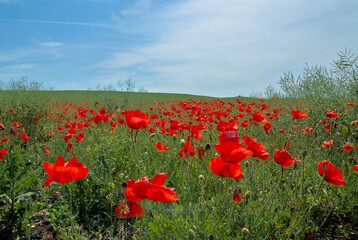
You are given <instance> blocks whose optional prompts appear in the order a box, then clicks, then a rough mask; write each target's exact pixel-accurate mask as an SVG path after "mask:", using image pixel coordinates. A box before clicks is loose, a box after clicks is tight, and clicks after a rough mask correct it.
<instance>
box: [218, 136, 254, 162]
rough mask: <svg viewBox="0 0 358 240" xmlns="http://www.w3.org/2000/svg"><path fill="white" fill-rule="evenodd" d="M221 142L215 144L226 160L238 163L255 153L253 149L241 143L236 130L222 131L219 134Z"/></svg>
mask: <svg viewBox="0 0 358 240" xmlns="http://www.w3.org/2000/svg"><path fill="white" fill-rule="evenodd" d="M219 142H220V144H215V145H214V146H215V148H216V150H217V151H218V152H219V153H220V155H221V157H222V160H223V161H224V162H228V163H234V164H236V163H239V162H241V161H242V160H244V159H245V158H246V157H250V156H252V154H253V153H252V151H250V150H248V149H246V148H245V147H244V146H243V145H241V142H240V137H239V136H238V135H237V133H236V132H233V131H229V132H224V133H222V134H221V135H220V136H219Z"/></svg>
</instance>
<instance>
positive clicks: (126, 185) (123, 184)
mask: <svg viewBox="0 0 358 240" xmlns="http://www.w3.org/2000/svg"><path fill="white" fill-rule="evenodd" d="M127 187H128V184H127V183H126V182H122V184H121V188H122V189H123V190H125V189H126V188H127Z"/></svg>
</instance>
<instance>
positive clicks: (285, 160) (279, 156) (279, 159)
mask: <svg viewBox="0 0 358 240" xmlns="http://www.w3.org/2000/svg"><path fill="white" fill-rule="evenodd" d="M273 159H274V161H275V162H276V163H278V164H281V165H282V166H284V167H285V168H287V167H288V166H290V165H293V164H294V163H295V160H296V161H297V162H298V163H300V162H301V161H300V160H299V159H298V158H292V157H291V155H290V154H289V153H288V151H287V150H286V148H280V149H279V150H277V151H276V153H275V154H274V156H273Z"/></svg>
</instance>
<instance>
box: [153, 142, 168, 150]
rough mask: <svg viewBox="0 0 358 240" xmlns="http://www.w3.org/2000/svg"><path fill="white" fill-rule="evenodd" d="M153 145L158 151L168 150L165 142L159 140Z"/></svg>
mask: <svg viewBox="0 0 358 240" xmlns="http://www.w3.org/2000/svg"><path fill="white" fill-rule="evenodd" d="M154 147H155V148H156V149H158V152H163V151H169V148H168V147H167V145H166V144H162V143H161V142H157V143H156V144H155V145H154Z"/></svg>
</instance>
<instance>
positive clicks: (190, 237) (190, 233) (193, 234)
mask: <svg viewBox="0 0 358 240" xmlns="http://www.w3.org/2000/svg"><path fill="white" fill-rule="evenodd" d="M188 239H195V232H194V230H193V229H191V228H190V229H189V231H188Z"/></svg>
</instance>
